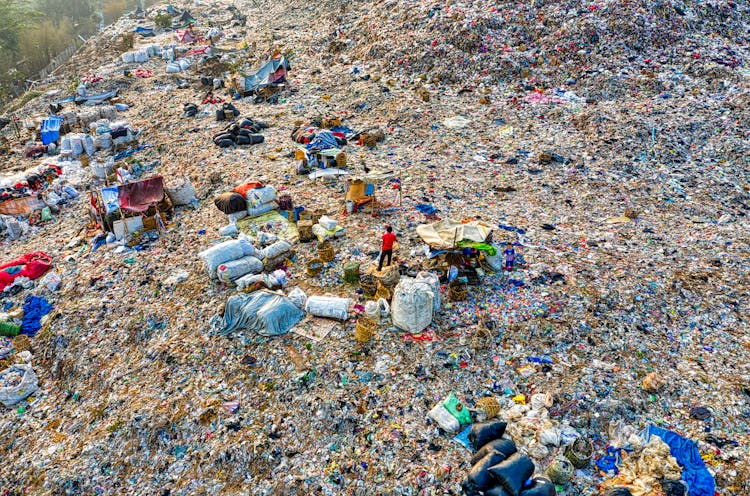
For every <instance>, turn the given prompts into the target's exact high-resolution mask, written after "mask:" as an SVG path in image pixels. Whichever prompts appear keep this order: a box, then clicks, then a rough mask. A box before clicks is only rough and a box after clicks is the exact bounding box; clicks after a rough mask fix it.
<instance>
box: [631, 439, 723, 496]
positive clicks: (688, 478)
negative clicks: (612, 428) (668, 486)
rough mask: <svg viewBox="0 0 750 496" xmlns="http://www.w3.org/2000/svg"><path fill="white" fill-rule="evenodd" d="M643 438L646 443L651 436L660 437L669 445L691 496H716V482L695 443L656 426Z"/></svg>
mask: <svg viewBox="0 0 750 496" xmlns="http://www.w3.org/2000/svg"><path fill="white" fill-rule="evenodd" d="M641 436H642V437H643V438H644V439H645V440H646V441H648V440H649V439H651V436H658V437H660V438H661V439H662V441H664V442H665V443H667V444H668V445H669V451H670V453H672V456H673V457H675V459H676V460H677V463H679V464H680V467H682V480H684V481H685V482H687V484H688V494H689V495H690V496H714V492H715V491H716V482H715V481H714V478H713V476H712V475H711V473H710V472H709V471H708V469H707V468H706V464H705V463H703V459H702V458H701V454H700V452H699V451H698V446H697V445H696V444H695V442H694V441H691V440H690V439H685V438H684V437H682V436H680V435H679V434H677V433H676V432H672V431H668V430H666V429H661V428H659V427H656V426H655V425H650V426H648V427H647V428H646V430H644V431H643V432H642V433H641Z"/></svg>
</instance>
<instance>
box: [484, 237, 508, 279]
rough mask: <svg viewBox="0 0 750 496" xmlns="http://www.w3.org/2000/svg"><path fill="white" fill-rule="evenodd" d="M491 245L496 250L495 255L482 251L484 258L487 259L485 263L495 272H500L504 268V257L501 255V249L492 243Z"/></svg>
mask: <svg viewBox="0 0 750 496" xmlns="http://www.w3.org/2000/svg"><path fill="white" fill-rule="evenodd" d="M492 246H494V247H495V249H496V250H497V253H495V255H490V254H489V253H487V252H485V253H484V259H485V260H487V263H488V264H489V265H490V267H492V270H494V271H495V272H500V271H502V270H503V269H504V268H505V257H504V256H503V250H501V249H500V248H498V247H497V245H495V244H494V243H493V244H492Z"/></svg>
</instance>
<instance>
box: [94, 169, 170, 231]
mask: <svg viewBox="0 0 750 496" xmlns="http://www.w3.org/2000/svg"><path fill="white" fill-rule="evenodd" d="M99 194H100V198H101V204H102V205H103V208H102V210H101V211H99V209H96V210H97V215H98V216H100V217H102V218H103V219H104V221H105V222H104V227H105V228H107V229H109V230H112V231H114V232H115V234H117V233H118V228H117V225H118V222H119V221H117V219H118V218H119V219H120V220H121V221H122V220H127V221H128V224H130V225H131V226H137V227H133V229H135V230H140V229H143V228H145V229H146V230H150V229H156V228H157V227H162V226H163V221H164V220H163V218H162V217H161V215H159V214H158V212H164V211H167V210H169V209H170V208H171V207H170V206H169V204H168V203H167V202H165V200H166V193H165V192H164V179H163V178H162V176H155V177H152V178H149V179H143V180H141V181H136V182H133V183H128V184H121V185H119V186H112V187H109V188H104V189H102V190H101V191H100V192H99ZM95 203H96V202H95V201H93V200H92V206H94V204H95ZM165 205H166V207H165ZM151 207H154V208H155V209H156V211H157V213H156V214H154V215H153V217H144V218H143V223H142V224H139V223H135V220H137V219H138V218H141V217H142V216H143V215H150V214H148V212H147V211H148V210H149V209H150V208H151ZM117 212H119V216H118V215H117ZM126 213H130V215H125V214H126ZM133 213H135V214H140V215H135V216H134V217H133V220H132V221H131V219H126V217H131V216H132V214H133ZM100 220H101V219H100ZM128 229H130V228H128ZM130 232H132V231H130Z"/></svg>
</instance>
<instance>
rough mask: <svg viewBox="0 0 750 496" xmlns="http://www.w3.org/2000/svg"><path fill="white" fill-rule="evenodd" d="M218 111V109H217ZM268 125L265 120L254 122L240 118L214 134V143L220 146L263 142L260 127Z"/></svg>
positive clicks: (263, 127)
mask: <svg viewBox="0 0 750 496" xmlns="http://www.w3.org/2000/svg"><path fill="white" fill-rule="evenodd" d="M217 112H218V111H217ZM267 127H268V124H266V123H265V122H255V121H253V120H251V119H242V121H240V122H239V123H232V124H230V125H229V126H227V127H226V128H225V129H224V130H223V131H221V132H220V133H218V134H216V135H214V137H213V141H214V144H215V145H216V146H218V147H220V148H227V147H230V146H235V145H257V144H258V143H263V141H264V140H265V138H264V137H263V135H262V134H258V133H260V131H261V129H265V128H267Z"/></svg>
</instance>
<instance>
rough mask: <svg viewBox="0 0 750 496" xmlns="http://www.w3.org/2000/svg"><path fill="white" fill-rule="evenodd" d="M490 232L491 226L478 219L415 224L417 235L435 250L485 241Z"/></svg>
mask: <svg viewBox="0 0 750 496" xmlns="http://www.w3.org/2000/svg"><path fill="white" fill-rule="evenodd" d="M491 233H492V226H490V225H489V224H486V223H484V222H482V221H478V220H474V221H470V222H458V221H455V220H450V219H443V220H440V221H438V222H433V223H432V224H420V225H419V226H417V234H418V235H419V237H420V238H422V241H424V242H425V244H427V246H429V247H430V248H432V249H435V250H454V249H457V248H461V247H462V246H461V244H464V243H465V242H469V243H486V242H487V240H488V238H489V237H490V234H491Z"/></svg>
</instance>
